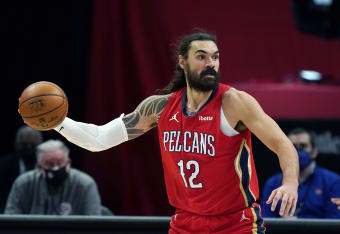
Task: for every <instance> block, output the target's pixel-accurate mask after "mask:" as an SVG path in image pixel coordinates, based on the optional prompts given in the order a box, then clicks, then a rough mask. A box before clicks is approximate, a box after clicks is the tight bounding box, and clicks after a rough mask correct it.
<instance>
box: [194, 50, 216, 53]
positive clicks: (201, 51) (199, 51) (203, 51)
mask: <svg viewBox="0 0 340 234" xmlns="http://www.w3.org/2000/svg"><path fill="white" fill-rule="evenodd" d="M197 53H203V54H207V53H208V52H207V51H205V50H196V51H195V54H197ZM219 53H220V52H219V51H218V50H217V51H215V53H214V54H219Z"/></svg>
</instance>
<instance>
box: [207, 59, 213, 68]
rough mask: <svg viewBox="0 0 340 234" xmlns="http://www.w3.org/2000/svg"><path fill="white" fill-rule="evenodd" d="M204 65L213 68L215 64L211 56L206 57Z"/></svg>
mask: <svg viewBox="0 0 340 234" xmlns="http://www.w3.org/2000/svg"><path fill="white" fill-rule="evenodd" d="M205 66H206V67H210V68H215V64H214V62H213V60H212V58H208V61H207V63H206V65H205Z"/></svg>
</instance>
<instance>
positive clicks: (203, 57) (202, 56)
mask: <svg viewBox="0 0 340 234" xmlns="http://www.w3.org/2000/svg"><path fill="white" fill-rule="evenodd" d="M197 58H198V59H199V60H203V59H205V56H204V55H203V54H201V55H198V56H197Z"/></svg>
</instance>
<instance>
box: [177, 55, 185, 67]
mask: <svg viewBox="0 0 340 234" xmlns="http://www.w3.org/2000/svg"><path fill="white" fill-rule="evenodd" d="M184 62H185V59H184V57H183V56H182V55H178V64H179V66H180V67H181V68H182V69H183V70H184Z"/></svg>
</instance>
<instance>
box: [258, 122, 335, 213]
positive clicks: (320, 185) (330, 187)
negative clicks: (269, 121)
mask: <svg viewBox="0 0 340 234" xmlns="http://www.w3.org/2000/svg"><path fill="white" fill-rule="evenodd" d="M288 137H289V139H290V140H291V141H292V143H293V145H294V146H295V148H296V149H297V151H298V155H299V163H300V175H299V182H300V186H299V189H298V195H299V199H298V201H297V208H296V212H295V216H296V217H298V218H317V219H322V218H326V219H340V211H339V210H338V209H337V206H336V205H335V204H333V203H332V200H331V198H333V197H340V176H339V175H338V174H337V173H335V172H333V171H330V170H327V169H325V168H322V167H319V166H318V165H317V163H316V162H315V159H316V158H317V155H318V150H317V148H316V146H315V139H314V135H313V134H311V133H310V132H309V131H307V130H306V129H303V128H296V129H293V130H292V131H291V132H289V134H288ZM281 180H282V174H281V173H278V174H276V175H273V176H272V177H270V178H269V179H268V180H267V182H266V184H265V186H264V188H263V193H262V200H261V201H262V204H261V205H262V215H263V217H269V218H274V217H280V215H279V210H278V209H276V210H275V211H274V212H273V211H271V210H270V207H269V205H267V204H265V201H266V200H267V199H268V197H269V195H270V192H271V190H272V189H273V188H277V187H278V186H279V185H280V183H281ZM333 201H335V200H334V199H333Z"/></svg>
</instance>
